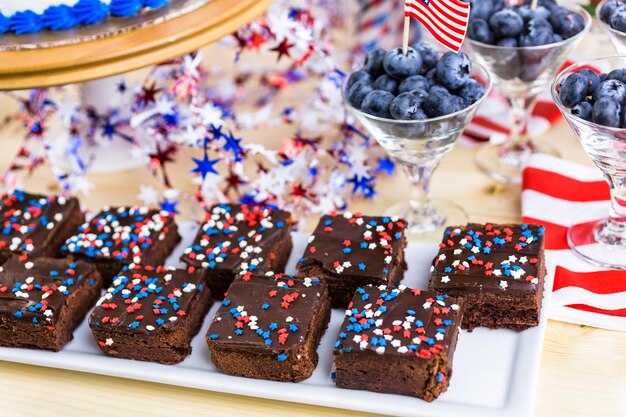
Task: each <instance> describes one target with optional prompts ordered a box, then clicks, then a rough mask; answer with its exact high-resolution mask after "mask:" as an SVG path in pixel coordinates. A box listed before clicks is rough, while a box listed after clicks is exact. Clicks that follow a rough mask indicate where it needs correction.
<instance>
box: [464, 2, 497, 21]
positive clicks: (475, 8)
mask: <svg viewBox="0 0 626 417" xmlns="http://www.w3.org/2000/svg"><path fill="white" fill-rule="evenodd" d="M469 4H471V5H472V6H471V8H470V20H474V19H484V20H487V19H489V17H490V16H491V15H492V14H493V2H492V1H491V0H469Z"/></svg>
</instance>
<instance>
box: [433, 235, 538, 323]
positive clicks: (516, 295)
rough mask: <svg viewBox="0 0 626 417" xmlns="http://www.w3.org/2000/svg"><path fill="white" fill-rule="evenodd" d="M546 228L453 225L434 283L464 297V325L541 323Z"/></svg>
mask: <svg viewBox="0 0 626 417" xmlns="http://www.w3.org/2000/svg"><path fill="white" fill-rule="evenodd" d="M543 234H544V228H543V226H538V225H534V224H523V225H516V224H475V223H470V224H468V225H466V226H458V227H448V228H447V229H446V231H445V233H444V236H443V241H442V242H441V244H440V245H439V247H440V249H439V254H438V255H437V257H436V258H435V260H434V262H433V266H432V267H431V279H430V284H429V288H430V289H431V290H435V291H438V292H444V293H446V294H449V295H451V296H454V297H463V298H464V299H465V303H466V311H465V316H464V319H463V328H466V329H468V330H470V331H472V330H473V329H474V328H476V327H488V328H491V329H500V328H506V329H513V330H516V331H522V330H525V329H527V328H529V327H532V326H537V325H538V324H539V314H540V311H541V300H542V298H543V287H544V278H545V275H546V267H545V261H544V250H543V245H544V238H543Z"/></svg>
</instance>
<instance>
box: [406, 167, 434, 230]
mask: <svg viewBox="0 0 626 417" xmlns="http://www.w3.org/2000/svg"><path fill="white" fill-rule="evenodd" d="M438 165H439V159H438V158H437V160H436V161H429V162H426V163H421V164H419V165H417V164H407V163H403V164H402V166H403V167H404V170H405V172H406V175H407V177H408V178H409V183H410V184H411V190H410V196H409V206H410V208H411V213H409V215H410V216H411V217H412V218H413V219H412V220H413V222H415V223H420V222H421V221H420V219H422V220H423V219H425V218H426V217H428V216H429V215H430V211H431V208H430V203H429V198H428V195H429V193H430V179H431V177H432V174H433V171H434V170H435V169H436V168H437V166H438Z"/></svg>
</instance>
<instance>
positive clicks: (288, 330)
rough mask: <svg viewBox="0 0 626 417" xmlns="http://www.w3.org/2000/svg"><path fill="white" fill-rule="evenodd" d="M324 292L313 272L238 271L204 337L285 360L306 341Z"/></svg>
mask: <svg viewBox="0 0 626 417" xmlns="http://www.w3.org/2000/svg"><path fill="white" fill-rule="evenodd" d="M324 297H326V298H327V297H328V293H327V289H326V284H324V283H323V282H321V281H320V280H319V279H317V278H297V277H292V276H289V275H284V274H276V275H272V274H271V273H268V275H265V276H260V275H252V274H247V275H243V276H239V277H238V278H236V279H235V281H233V283H232V284H231V286H230V288H229V289H228V293H227V294H226V298H225V299H224V302H223V303H222V305H221V306H220V308H219V310H218V311H217V313H216V314H215V317H214V318H213V322H212V323H211V327H210V328H209V333H208V338H209V339H210V340H211V341H212V342H213V343H219V344H226V345H228V346H234V347H239V348H241V349H248V350H254V351H259V350H266V349H269V350H271V351H275V352H277V360H278V361H285V360H286V359H287V358H288V355H290V354H291V353H290V350H292V349H294V348H297V347H298V346H300V345H301V344H302V343H303V342H304V341H305V338H306V336H307V332H308V331H309V327H310V325H311V321H312V319H313V317H314V315H315V314H316V313H317V311H318V307H319V306H320V303H322V302H324Z"/></svg>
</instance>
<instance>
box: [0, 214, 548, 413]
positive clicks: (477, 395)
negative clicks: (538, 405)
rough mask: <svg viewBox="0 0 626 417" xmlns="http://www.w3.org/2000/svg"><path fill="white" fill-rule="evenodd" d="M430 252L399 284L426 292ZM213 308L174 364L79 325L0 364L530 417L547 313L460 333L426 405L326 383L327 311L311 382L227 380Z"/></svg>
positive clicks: (317, 399) (394, 407)
mask: <svg viewBox="0 0 626 417" xmlns="http://www.w3.org/2000/svg"><path fill="white" fill-rule="evenodd" d="M196 230H197V226H196V225H195V224H193V223H182V224H180V226H179V231H180V233H181V235H182V236H183V240H182V242H181V243H180V245H179V246H178V247H177V248H176V250H175V251H174V253H173V255H172V256H171V257H170V258H169V261H170V265H177V266H178V265H181V264H180V263H179V262H178V257H179V255H180V254H181V253H182V251H183V249H184V248H185V247H186V246H187V244H189V243H190V242H191V241H192V239H193V237H194V235H195V232H196ZM307 238H308V235H305V234H302V233H296V234H294V245H293V251H292V254H291V258H290V260H289V264H288V266H287V272H291V273H293V272H294V270H295V269H294V267H295V263H296V261H297V259H298V258H299V257H300V254H301V253H302V252H303V251H304V248H305V246H306V242H307ZM436 252H437V246H436V245H433V244H424V243H410V244H409V245H408V247H407V262H408V265H409V269H408V271H407V272H406V274H405V279H404V280H403V281H402V283H403V284H405V285H407V286H410V287H418V288H426V287H427V283H428V269H429V267H430V262H431V260H432V259H433V257H434V256H435V254H436ZM553 276H554V275H553V268H549V273H548V278H547V279H546V291H545V294H546V297H545V298H544V300H543V302H544V307H543V311H544V312H545V311H546V302H547V301H548V300H547V299H548V298H549V295H550V293H551V289H552V277H553ZM218 305H219V303H215V304H214V305H213V307H212V308H211V311H210V313H209V315H208V316H207V317H208V318H207V319H205V321H204V326H203V327H202V329H201V330H200V332H199V333H198V335H197V336H196V337H195V338H194V340H193V342H192V346H193V353H192V354H191V355H190V356H189V357H188V358H187V359H186V360H185V361H183V362H182V363H180V364H178V365H173V366H167V365H160V364H155V363H148V362H139V361H131V360H125V359H115V358H110V357H107V356H104V355H103V354H102V352H101V351H100V349H99V348H98V346H97V345H96V342H95V341H94V339H93V337H92V335H91V332H90V330H89V326H88V325H87V323H86V321H85V322H83V324H81V325H80V326H79V328H78V329H76V331H75V332H74V340H73V341H72V342H71V343H69V344H68V345H67V346H66V347H65V348H64V349H63V350H62V351H61V352H58V353H54V352H46V351H37V350H28V349H10V348H0V360H4V361H10V362H18V363H26V364H30V365H39V366H47V367H52V368H60V369H67V370H74V371H81V372H90V373H95V374H101V375H108V376H117V377H122V378H131V379H138V380H144V381H151V382H159V383H163V384H171V385H178V386H182V387H190V388H197V389H203V390H208V391H219V392H225V393H230V394H240V395H248V396H254V397H262V398H269V399H273V400H282V401H292V402H296V403H306V404H313V405H319V406H328V407H337V408H343V409H349V410H356V411H363V412H371V413H376V414H385V415H396V416H406V417H414V416H415V417H505V416H506V417H530V416H532V414H533V410H534V403H535V393H536V389H537V388H536V383H537V376H538V372H539V362H540V360H541V350H542V345H543V337H544V333H545V329H546V315H545V314H542V317H541V324H540V325H539V326H538V327H535V328H532V329H529V330H526V331H525V332H522V333H516V332H514V331H511V330H487V329H477V330H474V332H472V333H467V332H465V331H463V332H461V334H460V335H459V342H458V345H457V349H456V353H455V355H454V368H453V370H454V372H453V375H452V379H451V381H450V388H449V389H448V391H447V392H446V393H444V394H443V395H441V396H440V397H439V398H438V399H437V400H435V401H434V402H432V403H427V402H425V401H422V400H419V399H416V398H411V397H404V396H400V395H391V394H377V393H373V392H368V391H354V390H347V389H340V388H337V387H336V386H335V385H334V384H333V382H332V380H331V377H330V374H331V365H332V351H333V348H332V346H333V343H334V342H335V340H336V337H337V334H338V332H339V327H340V325H341V322H342V320H343V311H341V310H333V313H332V318H331V321H330V324H329V327H328V330H327V331H326V334H325V335H324V337H323V338H322V342H321V344H320V347H319V349H318V352H319V356H320V360H319V364H318V365H317V369H316V370H315V372H314V373H313V376H311V378H309V379H307V380H306V381H303V382H300V383H297V384H294V383H281V382H270V381H263V380H254V379H245V378H238V377H231V376H227V375H223V374H221V373H219V372H218V371H217V370H216V369H215V367H214V366H213V364H212V363H211V360H210V354H209V350H208V348H207V346H206V344H205V340H204V337H205V334H206V332H207V328H208V325H209V323H210V320H209V318H210V317H212V316H213V314H214V313H215V311H216V310H217V308H218Z"/></svg>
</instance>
